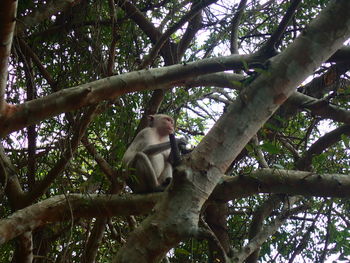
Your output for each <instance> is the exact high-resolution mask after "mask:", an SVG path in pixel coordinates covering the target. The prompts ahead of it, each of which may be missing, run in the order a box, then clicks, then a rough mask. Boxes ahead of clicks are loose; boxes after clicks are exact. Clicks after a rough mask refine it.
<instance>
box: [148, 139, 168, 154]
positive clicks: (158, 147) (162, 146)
mask: <svg viewBox="0 0 350 263" xmlns="http://www.w3.org/2000/svg"><path fill="white" fill-rule="evenodd" d="M169 148H170V142H163V143H159V144H153V145H148V146H147V147H146V148H145V149H143V151H142V152H143V153H144V154H147V155H153V154H158V153H161V152H164V151H165V150H168V149H169Z"/></svg>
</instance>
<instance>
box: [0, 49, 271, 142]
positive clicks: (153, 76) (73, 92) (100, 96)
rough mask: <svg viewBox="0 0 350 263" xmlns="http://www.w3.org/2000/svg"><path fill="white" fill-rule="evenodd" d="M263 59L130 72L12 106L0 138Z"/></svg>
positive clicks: (237, 58) (224, 59) (221, 60)
mask: <svg viewBox="0 0 350 263" xmlns="http://www.w3.org/2000/svg"><path fill="white" fill-rule="evenodd" d="M260 60H265V58H261V57H258V56H255V54H253V55H232V56H227V57H218V58H211V59H204V60H201V61H198V62H193V63H189V64H186V65H173V66H168V67H164V68H159V69H149V70H141V71H135V72H130V73H126V74H122V75H118V76H112V77H108V78H105V79H101V80H97V81H94V82H91V83H87V84H83V85H80V86H77V87H74V88H68V89H64V90H60V91H58V92H56V93H53V94H51V95H48V96H46V97H43V98H39V99H35V100H32V101H29V102H26V103H23V104H20V105H17V106H12V109H11V111H9V112H8V114H7V115H6V116H4V117H3V118H0V137H2V136H4V135H6V134H8V133H10V132H12V131H15V130H19V129H22V128H24V127H27V126H28V125H30V124H34V123H38V122H39V121H41V120H44V119H47V118H50V117H53V116H55V115H57V114H60V113H63V112H69V111H72V110H76V109H79V108H81V107H84V106H89V105H93V104H95V103H98V102H101V101H103V100H108V99H114V98H116V97H118V96H121V95H123V94H126V93H129V92H135V91H143V90H153V89H165V88H168V87H171V86H177V85H181V84H182V83H183V81H185V80H189V79H191V78H193V77H195V76H198V75H201V74H207V73H213V72H219V71H224V70H230V69H233V68H242V67H243V61H245V62H246V63H250V62H253V61H260Z"/></svg>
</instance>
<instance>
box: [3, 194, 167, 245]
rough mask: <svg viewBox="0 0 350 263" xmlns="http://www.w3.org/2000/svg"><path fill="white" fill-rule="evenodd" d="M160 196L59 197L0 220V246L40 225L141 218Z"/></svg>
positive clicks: (78, 195)
mask: <svg viewBox="0 0 350 263" xmlns="http://www.w3.org/2000/svg"><path fill="white" fill-rule="evenodd" d="M161 195H162V194H161V193H155V194H148V195H135V194H133V195H130V196H128V197H127V198H126V197H125V196H124V197H121V196H117V195H103V196H101V195H96V194H92V195H85V194H70V195H59V196H55V197H52V198H49V199H46V200H44V201H42V202H39V203H36V204H34V205H31V206H29V207H26V208H24V209H22V210H18V211H17V212H15V213H13V214H12V215H11V216H9V217H8V218H6V219H2V220H0V245H1V244H4V243H5V242H7V241H9V240H11V239H13V238H15V237H17V236H18V235H21V234H23V233H25V232H27V231H32V230H34V229H36V228H38V227H40V226H43V225H46V224H50V223H54V222H59V221H63V220H70V219H72V218H79V217H89V218H90V217H105V216H106V215H109V216H113V215H119V216H123V215H140V214H145V213H148V212H150V210H151V209H152V208H153V206H154V205H155V203H156V202H157V200H159V199H160V198H161Z"/></svg>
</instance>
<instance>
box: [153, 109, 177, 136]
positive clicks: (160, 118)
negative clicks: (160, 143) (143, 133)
mask: <svg viewBox="0 0 350 263" xmlns="http://www.w3.org/2000/svg"><path fill="white" fill-rule="evenodd" d="M154 125H155V127H157V130H158V132H159V134H160V135H161V136H167V135H169V134H171V133H174V131H175V127H174V120H173V118H171V117H170V116H168V115H165V114H158V115H154Z"/></svg>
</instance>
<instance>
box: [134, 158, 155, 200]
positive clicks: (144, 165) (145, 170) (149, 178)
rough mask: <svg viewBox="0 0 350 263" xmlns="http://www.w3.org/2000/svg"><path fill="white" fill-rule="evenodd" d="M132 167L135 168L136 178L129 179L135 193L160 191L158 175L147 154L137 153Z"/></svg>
mask: <svg viewBox="0 0 350 263" xmlns="http://www.w3.org/2000/svg"><path fill="white" fill-rule="evenodd" d="M130 167H133V168H134V169H135V171H134V173H135V178H134V179H133V178H131V179H130V180H128V184H129V186H130V188H131V189H132V190H133V191H134V192H135V193H147V192H155V191H160V189H158V188H159V183H158V179H157V175H156V173H155V171H154V169H153V166H152V163H151V161H150V160H149V158H148V156H147V155H146V154H144V153H143V152H138V153H136V155H135V157H134V159H133V161H132V163H131V164H130Z"/></svg>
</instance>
